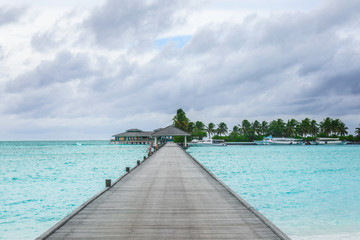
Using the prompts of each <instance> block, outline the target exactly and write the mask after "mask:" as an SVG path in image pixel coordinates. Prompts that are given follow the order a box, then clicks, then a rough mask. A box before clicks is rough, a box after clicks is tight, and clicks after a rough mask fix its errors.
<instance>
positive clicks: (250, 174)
mask: <svg viewBox="0 0 360 240" xmlns="http://www.w3.org/2000/svg"><path fill="white" fill-rule="evenodd" d="M188 152H189V153H190V154H191V155H192V156H193V157H195V158H196V159H197V160H198V161H199V162H201V163H202V164H203V165H204V166H205V167H206V168H208V169H209V170H210V171H211V172H213V173H214V174H215V175H216V176H217V177H218V178H219V179H220V180H222V181H223V182H224V183H225V184H227V185H228V186H229V187H230V188H232V189H233V190H234V191H235V192H236V193H238V194H239V195H240V196H241V197H242V198H244V199H245V200H246V201H247V202H248V203H250V204H251V205H252V206H253V207H255V208H256V209H257V210H259V211H260V212H261V213H262V214H263V215H265V216H266V217H267V218H268V219H270V220H271V221H272V222H273V223H275V225H277V226H278V227H279V228H280V229H281V230H282V231H284V232H285V233H286V234H287V235H288V236H290V237H291V238H292V239H299V240H300V239H301V240H304V239H307V240H310V239H311V240H312V239H319V240H320V239H360V146H354V145H341V146H227V147H192V148H190V149H189V150H188Z"/></svg>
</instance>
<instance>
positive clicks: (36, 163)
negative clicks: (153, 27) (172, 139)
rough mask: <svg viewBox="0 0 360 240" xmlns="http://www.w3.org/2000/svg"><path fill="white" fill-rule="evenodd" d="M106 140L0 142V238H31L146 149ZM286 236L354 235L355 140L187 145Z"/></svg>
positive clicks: (357, 191)
mask: <svg viewBox="0 0 360 240" xmlns="http://www.w3.org/2000/svg"><path fill="white" fill-rule="evenodd" d="M147 147H148V146H145V145H139V146H135V145H133V146H132V145H122V146H120V145H109V144H108V142H107V141H82V142H71V141H64V142H0V239H34V238H35V237H37V236H39V235H40V234H42V233H43V232H44V231H46V230H47V229H48V228H50V227H52V226H53V225H54V224H55V223H57V222H58V221H59V220H60V219H62V218H63V217H64V216H66V215H67V214H68V213H70V212H71V211H72V210H74V209H75V208H76V207H78V206H79V205H81V204H82V203H83V202H84V201H86V200H87V199H89V198H90V197H92V196H93V195H94V194H96V193H98V192H99V191H101V190H102V189H104V185H105V183H104V181H105V179H109V178H110V179H112V180H115V179H116V178H118V177H119V176H120V175H122V174H123V173H124V172H125V167H126V166H131V167H132V166H134V165H135V164H136V160H140V159H142V158H143V156H144V155H145V154H146V151H147ZM188 152H189V153H190V154H192V155H193V156H194V157H195V158H196V159H197V160H199V161H200V162H201V163H203V164H204V165H205V166H206V167H207V168H208V169H209V170H211V171H212V172H213V173H214V174H216V175H217V176H218V177H219V178H220V179H221V180H222V181H224V182H225V183H226V184H227V185H229V186H230V187H231V188H232V189H233V190H234V191H236V192H237V193H238V194H239V195H240V196H241V197H243V198H244V199H245V200H246V201H248V202H249V203H250V204H251V205H253V206H254V207H256V208H257V209H258V210H259V211H260V212H261V213H263V214H264V215H265V216H266V217H267V218H269V219H270V220H271V221H273V222H274V223H275V224H276V225H277V226H278V227H280V229H281V230H283V231H284V232H286V233H287V234H288V235H289V236H290V237H292V238H293V239H302V240H304V239H307V240H309V239H360V233H359V229H360V218H359V217H358V216H360V207H359V206H360V199H359V196H360V187H359V186H360V146H228V147H208V148H206V147H203V148H201V147H197V148H196V147H193V148H190V149H189V150H188Z"/></svg>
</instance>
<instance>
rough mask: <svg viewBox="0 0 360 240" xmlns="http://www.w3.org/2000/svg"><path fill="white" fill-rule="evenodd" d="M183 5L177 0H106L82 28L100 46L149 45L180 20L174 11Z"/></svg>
mask: <svg viewBox="0 0 360 240" xmlns="http://www.w3.org/2000/svg"><path fill="white" fill-rule="evenodd" d="M184 4H185V1H180V0H171V1H160V0H120V1H119V0H107V1H106V3H105V4H104V5H103V6H101V7H100V8H96V9H94V10H93V12H92V13H91V15H90V17H89V18H88V19H87V20H86V21H85V22H84V27H85V28H86V29H87V30H88V31H89V32H90V33H91V34H92V35H93V36H94V39H95V42H96V43H98V44H99V45H101V46H103V47H107V48H112V47H115V48H123V47H125V48H127V47H129V46H134V45H139V44H144V43H147V44H152V41H153V40H155V38H156V37H157V35H158V34H159V33H162V32H164V31H165V30H167V29H169V28H170V27H172V26H174V25H176V24H178V23H179V21H182V18H180V17H179V16H176V15H175V12H176V11H177V10H179V9H180V8H181V7H182V5H184ZM149 41H150V42H149Z"/></svg>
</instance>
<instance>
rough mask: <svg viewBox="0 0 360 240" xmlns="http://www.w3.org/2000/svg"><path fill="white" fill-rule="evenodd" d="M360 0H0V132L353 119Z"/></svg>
mask: <svg viewBox="0 0 360 240" xmlns="http://www.w3.org/2000/svg"><path fill="white" fill-rule="evenodd" d="M359 12H360V1H358V0H346V1H340V0H252V1H248V0H198V1H190V0H188V1H186V0H166V1H165V0H102V1H101V0H96V1H95V0H77V1H73V0H72V1H70V0H37V1H27V0H13V1H5V0H0V101H1V105H0V140H56V139H109V138H110V137H111V135H112V134H116V133H119V132H122V131H124V130H126V129H128V128H133V127H137V128H141V129H144V130H151V129H155V128H158V127H164V126H167V125H169V124H171V122H172V121H171V119H172V117H173V116H174V114H175V112H176V109H178V108H183V109H184V111H185V112H186V113H187V115H188V117H189V118H190V119H191V120H194V121H196V120H201V121H204V122H205V123H208V122H210V121H212V122H215V123H219V122H220V121H225V122H226V123H227V124H228V126H229V128H232V126H233V125H235V124H237V123H240V122H241V121H242V120H243V119H248V120H250V121H253V120H255V119H257V120H267V121H270V120H273V119H277V118H282V119H284V120H287V119H289V118H295V119H297V120H301V119H304V118H305V117H310V118H312V119H316V120H317V121H321V120H322V119H324V118H325V117H327V116H330V117H332V118H340V119H341V120H343V121H344V122H345V123H346V124H347V126H348V127H349V132H350V133H353V132H354V128H355V127H357V126H358V125H359V123H360V54H359V53H360V14H359Z"/></svg>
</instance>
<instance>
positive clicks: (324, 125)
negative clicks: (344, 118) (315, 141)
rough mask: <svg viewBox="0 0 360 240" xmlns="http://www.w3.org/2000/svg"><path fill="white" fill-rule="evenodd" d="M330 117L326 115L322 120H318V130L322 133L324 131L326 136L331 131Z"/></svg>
mask: <svg viewBox="0 0 360 240" xmlns="http://www.w3.org/2000/svg"><path fill="white" fill-rule="evenodd" d="M332 129H333V127H332V119H331V118H329V117H327V118H325V119H324V120H322V121H321V122H320V130H321V132H322V133H324V134H325V135H326V136H329V135H330V134H331V132H332Z"/></svg>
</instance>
